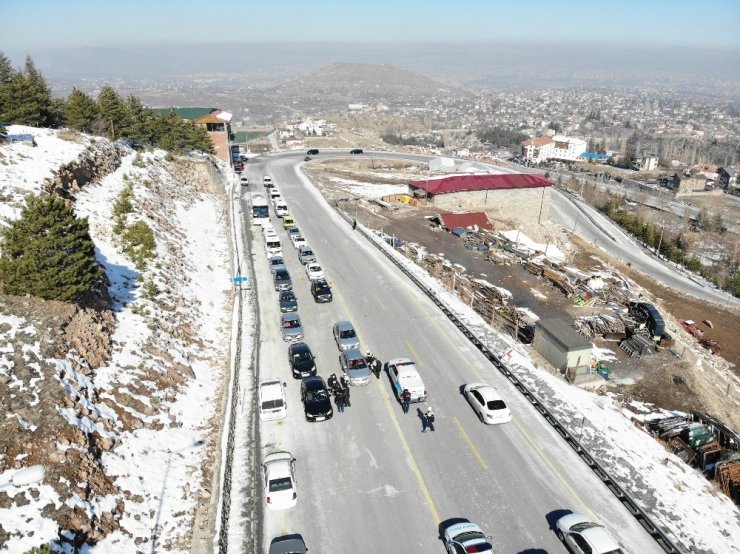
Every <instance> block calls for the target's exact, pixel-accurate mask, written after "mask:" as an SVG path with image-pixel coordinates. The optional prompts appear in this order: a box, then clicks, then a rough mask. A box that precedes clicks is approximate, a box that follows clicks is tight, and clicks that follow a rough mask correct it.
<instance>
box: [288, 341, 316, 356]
mask: <svg viewBox="0 0 740 554" xmlns="http://www.w3.org/2000/svg"><path fill="white" fill-rule="evenodd" d="M288 352H290V353H294V354H297V353H299V352H311V349H310V348H309V347H308V345H307V344H306V343H305V342H294V343H293V344H291V345H290V346H289V347H288Z"/></svg>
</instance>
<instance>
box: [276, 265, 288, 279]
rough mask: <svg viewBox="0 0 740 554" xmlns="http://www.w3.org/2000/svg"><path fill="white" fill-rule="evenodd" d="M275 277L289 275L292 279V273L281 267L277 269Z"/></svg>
mask: <svg viewBox="0 0 740 554" xmlns="http://www.w3.org/2000/svg"><path fill="white" fill-rule="evenodd" d="M275 275H276V276H277V275H287V276H288V277H290V273H288V270H287V269H285V268H284V267H279V268H277V269H276V270H275Z"/></svg>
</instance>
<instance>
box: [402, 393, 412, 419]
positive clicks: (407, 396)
mask: <svg viewBox="0 0 740 554" xmlns="http://www.w3.org/2000/svg"><path fill="white" fill-rule="evenodd" d="M410 406H411V393H410V392H409V389H403V392H402V393H401V409H403V413H404V414H407V413H409V407H410Z"/></svg>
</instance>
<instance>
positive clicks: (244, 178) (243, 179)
mask: <svg viewBox="0 0 740 554" xmlns="http://www.w3.org/2000/svg"><path fill="white" fill-rule="evenodd" d="M239 182H240V183H241V185H242V186H243V187H246V186H248V185H249V177H247V176H246V175H242V177H241V179H239Z"/></svg>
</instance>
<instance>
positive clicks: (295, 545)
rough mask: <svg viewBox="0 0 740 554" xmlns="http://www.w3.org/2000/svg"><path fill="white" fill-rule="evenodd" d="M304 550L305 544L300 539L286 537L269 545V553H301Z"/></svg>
mask: <svg viewBox="0 0 740 554" xmlns="http://www.w3.org/2000/svg"><path fill="white" fill-rule="evenodd" d="M306 550H307V549H306V545H305V543H304V542H303V541H302V540H301V539H287V540H282V541H277V542H273V543H272V544H271V545H270V554H303V553H304V552H306Z"/></svg>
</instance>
